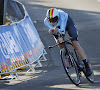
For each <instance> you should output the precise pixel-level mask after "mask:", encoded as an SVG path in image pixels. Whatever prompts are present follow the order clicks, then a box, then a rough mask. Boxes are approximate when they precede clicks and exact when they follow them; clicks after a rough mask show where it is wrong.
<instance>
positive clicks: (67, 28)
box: [44, 8, 92, 76]
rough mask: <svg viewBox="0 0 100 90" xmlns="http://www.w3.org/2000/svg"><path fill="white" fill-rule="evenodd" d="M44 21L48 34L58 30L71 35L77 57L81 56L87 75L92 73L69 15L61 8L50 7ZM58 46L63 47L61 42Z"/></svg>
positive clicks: (59, 39) (60, 39)
mask: <svg viewBox="0 0 100 90" xmlns="http://www.w3.org/2000/svg"><path fill="white" fill-rule="evenodd" d="M44 23H45V25H46V26H47V27H48V28H49V34H51V35H52V34H53V33H55V34H57V33H58V32H59V33H60V34H65V32H68V34H69V36H70V37H71V41H72V45H73V47H74V48H75V50H76V51H77V53H78V55H79V57H80V58H81V60H83V62H84V64H85V68H86V73H87V76H90V75H91V74H92V70H91V68H90V66H89V62H88V60H87V58H86V54H85V52H84V50H83V48H82V47H81V46H80V44H79V42H78V31H77V29H76V27H75V24H74V22H73V20H72V19H71V17H70V16H69V15H68V14H67V13H65V12H64V11H62V10H59V9H56V8H50V9H48V10H47V13H46V18H45V19H44ZM65 35H66V34H65ZM55 40H56V43H58V41H60V42H61V41H62V38H61V37H59V38H58V39H55ZM58 46H59V48H60V49H64V46H63V44H59V45H58Z"/></svg>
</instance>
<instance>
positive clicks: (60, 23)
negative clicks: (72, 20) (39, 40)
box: [44, 10, 68, 33]
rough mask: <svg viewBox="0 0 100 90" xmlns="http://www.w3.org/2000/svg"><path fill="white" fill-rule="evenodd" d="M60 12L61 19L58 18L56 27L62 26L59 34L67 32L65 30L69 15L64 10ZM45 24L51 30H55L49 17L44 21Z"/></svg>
mask: <svg viewBox="0 0 100 90" xmlns="http://www.w3.org/2000/svg"><path fill="white" fill-rule="evenodd" d="M58 12H59V18H58V23H57V25H56V26H55V27H59V26H60V29H59V32H60V33H62V32H65V28H66V24H67V20H68V14H67V13H65V12H64V11H62V10H58ZM44 23H45V25H46V26H47V27H48V28H49V29H52V28H55V27H53V26H52V25H51V24H50V22H49V20H48V18H47V17H46V18H45V19H44Z"/></svg>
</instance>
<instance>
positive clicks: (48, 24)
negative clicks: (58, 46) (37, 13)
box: [44, 17, 54, 29]
mask: <svg viewBox="0 0 100 90" xmlns="http://www.w3.org/2000/svg"><path fill="white" fill-rule="evenodd" d="M44 24H45V25H46V26H47V27H48V28H49V29H53V28H54V27H53V26H52V25H51V24H50V22H49V21H48V19H47V17H46V18H45V19H44Z"/></svg>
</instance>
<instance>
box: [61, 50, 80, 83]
mask: <svg viewBox="0 0 100 90" xmlns="http://www.w3.org/2000/svg"><path fill="white" fill-rule="evenodd" d="M60 54H61V60H62V64H63V67H64V70H65V72H66V74H67V75H68V77H69V79H70V80H71V82H72V83H73V84H75V85H79V83H80V77H79V71H78V68H77V65H76V62H75V61H74V57H73V56H72V55H71V54H69V55H70V56H68V55H67V54H66V53H65V52H64V51H63V50H61V52H60Z"/></svg>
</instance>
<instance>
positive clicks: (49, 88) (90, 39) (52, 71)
mask: <svg viewBox="0 0 100 90" xmlns="http://www.w3.org/2000/svg"><path fill="white" fill-rule="evenodd" d="M19 1H20V2H21V3H23V4H24V5H25V7H26V9H27V11H28V13H29V15H30V17H31V19H32V21H33V23H34V21H36V23H34V25H35V27H36V29H37V31H38V33H39V35H40V37H41V40H42V42H43V43H44V45H45V48H46V51H47V53H48V54H47V55H46V58H47V59H48V60H47V61H46V62H42V64H43V67H42V68H37V69H36V72H35V73H33V72H31V71H30V72H29V73H26V70H23V72H22V71H21V72H22V73H21V72H20V73H19V78H20V81H17V80H12V81H9V82H5V83H1V84H0V90H84V89H85V90H100V69H99V68H100V47H99V46H100V35H99V34H100V0H19ZM51 7H55V8H58V9H62V10H64V11H65V12H67V13H68V14H69V15H70V16H71V17H72V19H73V21H74V22H75V24H76V27H77V29H78V32H79V42H80V44H81V46H82V47H83V48H84V50H85V52H86V54H87V57H88V60H89V61H90V62H91V63H92V65H93V69H94V73H95V83H94V84H91V83H89V82H88V81H87V80H86V79H85V77H83V78H81V84H80V86H79V87H76V86H75V85H73V84H72V83H71V81H70V80H69V79H68V77H67V76H66V74H65V72H64V69H63V67H62V63H61V60H60V56H59V48H58V47H56V48H54V49H53V50H52V51H49V50H48V46H49V45H53V44H55V41H54V39H53V37H52V36H51V35H49V34H48V28H47V27H46V26H45V25H44V21H43V20H44V18H45V15H46V10H47V9H49V8H51Z"/></svg>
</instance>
